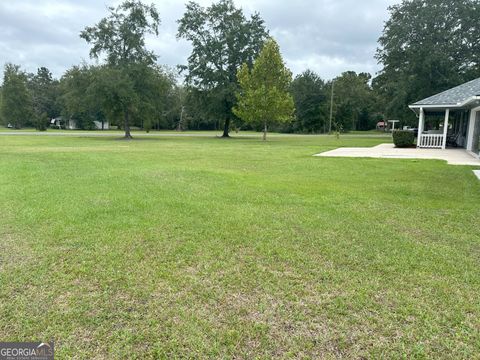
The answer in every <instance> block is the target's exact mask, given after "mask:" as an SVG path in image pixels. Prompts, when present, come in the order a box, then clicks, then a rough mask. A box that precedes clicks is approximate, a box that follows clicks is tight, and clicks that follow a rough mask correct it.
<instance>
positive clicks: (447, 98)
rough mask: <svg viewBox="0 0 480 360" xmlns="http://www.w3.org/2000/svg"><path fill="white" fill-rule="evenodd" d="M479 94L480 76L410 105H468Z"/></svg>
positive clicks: (417, 106)
mask: <svg viewBox="0 0 480 360" xmlns="http://www.w3.org/2000/svg"><path fill="white" fill-rule="evenodd" d="M477 96H479V97H480V78H478V79H475V80H472V81H469V82H467V83H465V84H462V85H459V86H456V87H454V88H452V89H449V90H446V91H444V92H441V93H439V94H436V95H433V96H430V97H428V98H426V99H423V100H420V101H417V102H416V103H414V104H412V105H410V107H412V108H419V107H421V106H422V105H426V106H445V105H452V106H456V107H458V106H461V105H467V104H468V103H469V102H470V100H476V97H477Z"/></svg>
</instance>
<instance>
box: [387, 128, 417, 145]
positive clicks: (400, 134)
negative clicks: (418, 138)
mask: <svg viewBox="0 0 480 360" xmlns="http://www.w3.org/2000/svg"><path fill="white" fill-rule="evenodd" d="M392 136H393V143H394V144H395V146H396V147H399V148H403V147H411V146H413V145H414V144H415V134H414V133H413V131H409V130H394V131H393V134H392Z"/></svg>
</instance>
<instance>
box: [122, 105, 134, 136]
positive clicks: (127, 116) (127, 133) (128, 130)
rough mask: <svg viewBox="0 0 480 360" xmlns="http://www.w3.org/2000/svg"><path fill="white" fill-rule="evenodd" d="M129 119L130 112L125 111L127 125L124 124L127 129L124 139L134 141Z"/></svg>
mask: <svg viewBox="0 0 480 360" xmlns="http://www.w3.org/2000/svg"><path fill="white" fill-rule="evenodd" d="M128 118H129V114H128V110H126V111H125V123H124V124H125V125H124V127H125V136H124V138H125V139H126V140H130V139H132V135H131V134H130V125H129V123H128Z"/></svg>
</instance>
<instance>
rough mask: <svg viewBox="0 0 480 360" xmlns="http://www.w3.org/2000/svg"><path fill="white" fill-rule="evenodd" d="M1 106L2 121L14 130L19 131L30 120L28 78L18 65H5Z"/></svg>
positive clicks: (30, 99)
mask: <svg viewBox="0 0 480 360" xmlns="http://www.w3.org/2000/svg"><path fill="white" fill-rule="evenodd" d="M1 104H2V108H1V112H2V115H3V118H4V121H5V122H7V123H10V124H12V126H13V127H14V128H16V129H19V128H21V127H22V126H23V125H24V124H25V123H26V122H28V121H30V120H31V117H32V97H31V95H30V92H29V91H28V77H27V74H26V73H25V72H24V71H22V70H21V69H20V66H18V65H14V64H6V65H5V70H4V74H3V87H2V102H1Z"/></svg>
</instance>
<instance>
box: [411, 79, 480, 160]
mask: <svg viewBox="0 0 480 360" xmlns="http://www.w3.org/2000/svg"><path fill="white" fill-rule="evenodd" d="M409 107H410V109H412V110H413V111H415V113H416V114H417V115H418V119H419V121H418V140H417V146H418V147H419V148H437V149H445V148H446V147H461V148H465V149H466V150H467V151H469V152H470V153H472V154H474V155H476V156H477V157H478V156H479V155H480V152H479V139H480V78H478V79H475V80H472V81H469V82H467V83H465V84H463V85H460V86H457V87H454V88H452V89H450V90H447V91H444V92H442V93H440V94H437V95H433V96H431V97H428V98H426V99H423V100H420V101H418V102H416V103H414V104H412V105H410V106H409Z"/></svg>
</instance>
